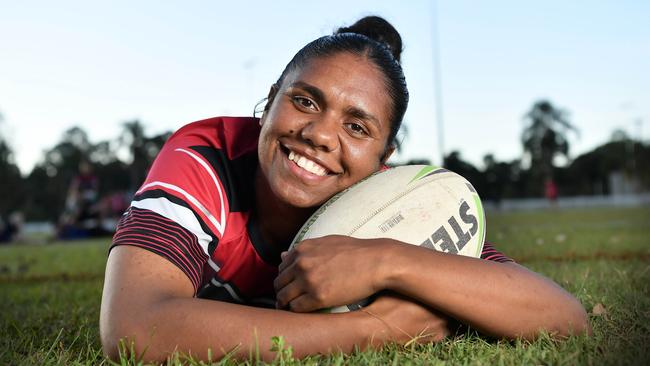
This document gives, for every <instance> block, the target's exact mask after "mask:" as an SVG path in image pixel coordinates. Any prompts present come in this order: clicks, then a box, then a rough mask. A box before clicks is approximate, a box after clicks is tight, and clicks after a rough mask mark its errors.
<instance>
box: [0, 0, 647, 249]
mask: <svg viewBox="0 0 650 366" xmlns="http://www.w3.org/2000/svg"><path fill="white" fill-rule="evenodd" d="M370 14H376V15H380V16H382V17H384V18H386V19H387V20H388V21H390V22H391V23H392V24H393V25H394V26H395V27H396V28H397V30H398V31H399V32H400V33H401V35H402V38H403V41H404V53H403V56H402V60H403V67H404V71H405V74H406V78H407V82H408V85H409V90H410V93H411V101H410V105H409V109H408V111H407V114H406V118H405V122H404V128H403V129H402V132H401V133H400V141H401V146H400V150H399V153H398V154H395V155H394V156H393V158H392V160H391V164H393V165H398V164H404V163H431V164H435V165H443V166H445V167H447V168H448V169H450V170H453V171H455V172H457V173H460V174H461V175H464V176H465V177H466V178H468V179H469V180H470V181H471V182H472V183H473V185H474V186H475V188H476V189H477V190H478V192H479V193H480V195H481V197H482V198H483V200H484V201H485V202H486V207H487V208H488V209H490V210H502V211H509V210H527V209H556V208H564V207H593V206H605V207H611V206H635V205H647V204H650V194H649V193H648V192H650V144H649V142H648V136H649V135H648V130H650V123H648V122H649V121H650V72H648V69H649V66H650V64H649V63H648V60H650V25H649V23H648V15H650V3H648V2H643V1H631V0H629V1H600V2H588V1H574V2H570V3H567V2H562V1H546V2H543V3H528V2H527V3H522V2H518V1H494V2H481V3H479V2H473V1H438V2H433V1H408V2H403V1H376V0H375V1H354V2H351V1H337V0H331V1H328V2H320V3H313V4H312V3H309V4H303V3H296V2H292V1H274V2H239V3H233V2H221V1H192V2H183V3H181V2H172V1H167V2H158V1H137V2H132V1H131V2H127V1H111V2H106V3H95V2H84V1H58V2H45V1H21V2H10V1H5V0H0V218H1V219H0V241H2V242H9V241H12V240H14V241H15V240H18V241H20V240H21V238H23V239H24V238H25V237H30V238H34V237H40V238H41V240H44V241H47V240H49V239H51V238H55V237H58V238H61V239H74V238H86V237H90V236H97V235H110V234H111V232H112V230H113V229H114V226H115V223H116V220H117V218H118V217H119V216H120V215H121V213H122V212H123V211H124V209H125V208H126V207H128V204H129V202H130V198H131V195H132V194H133V193H134V192H135V190H137V189H138V187H139V185H140V184H141V182H142V181H143V180H144V178H145V176H146V173H147V169H148V166H149V165H150V164H151V162H152V161H153V159H154V158H155V156H156V154H157V152H158V151H159V150H160V148H161V146H162V145H163V144H164V142H165V140H166V139H167V138H168V137H169V135H170V134H171V132H173V131H174V130H176V129H178V128H179V127H181V126H182V125H184V124H186V123H189V122H192V121H195V120H200V119H204V118H209V117H213V116H218V115H236V116H251V115H252V114H253V110H254V107H255V105H256V103H257V102H259V101H260V100H261V99H262V98H264V97H265V96H266V94H267V92H268V90H269V87H270V85H271V84H272V83H273V82H274V81H275V80H276V79H277V77H278V76H279V74H280V73H281V71H282V69H283V68H284V66H285V65H286V63H287V62H288V61H289V60H290V59H291V57H292V56H293V55H294V54H295V52H296V51H297V50H298V49H300V48H301V47H302V46H303V45H305V44H306V43H308V42H309V41H311V40H313V39H315V38H317V37H319V36H322V35H325V34H330V33H331V32H332V31H333V30H335V29H336V28H338V27H339V26H342V25H349V24H351V23H353V22H354V21H356V20H357V19H358V18H360V17H362V16H365V15H370ZM30 240H32V239H30Z"/></svg>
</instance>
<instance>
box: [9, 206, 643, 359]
mask: <svg viewBox="0 0 650 366" xmlns="http://www.w3.org/2000/svg"><path fill="white" fill-rule="evenodd" d="M488 239H489V240H490V241H492V242H494V243H497V244H496V245H497V246H498V248H499V249H500V250H502V251H504V252H505V253H507V254H508V255H510V256H511V257H513V258H514V259H516V260H517V261H518V262H520V263H522V264H524V265H526V266H527V267H529V268H531V269H533V270H535V271H538V272H540V273H542V274H544V275H546V276H548V277H550V278H552V279H553V280H555V281H556V282H558V283H559V284H560V285H562V286H563V287H565V288H566V289H567V290H569V291H570V292H571V293H573V294H575V295H576V297H577V298H578V299H579V300H580V301H581V302H582V303H583V305H584V306H585V308H586V309H587V310H588V311H589V312H590V313H592V312H593V311H592V310H598V309H600V311H595V312H596V313H597V314H591V315H590V321H591V323H592V326H593V329H594V334H593V336H592V337H583V336H580V337H572V338H570V339H568V340H566V341H562V342H558V341H553V340H551V339H549V338H548V337H541V338H540V339H538V340H537V341H535V342H530V343H526V342H518V341H514V342H507V341H495V340H489V339H486V338H483V337H480V336H478V335H476V334H474V333H471V332H470V333H467V334H464V335H461V336H458V337H456V338H452V339H447V340H445V341H443V342H440V343H437V344H429V345H413V346H409V347H399V346H395V345H391V346H387V347H384V348H383V349H381V350H371V351H365V352H355V353H353V354H351V355H341V354H335V355H331V356H314V357H309V358H306V359H303V360H300V361H298V360H295V359H294V358H293V356H292V352H291V348H290V346H288V345H285V344H283V342H282V340H281V339H278V340H276V348H277V352H276V355H277V359H276V361H275V364H277V365H290V364H307V365H311V364H336V365H340V364H363V365H365V364H382V365H383V364H393V365H398V364H399V365H401V364H413V365H419V364H427V365H429V364H432V365H438V364H439V365H443V364H454V365H455V364H478V365H513V364H516V365H519V364H559V365H574V364H584V365H592V364H594V365H601V364H650V355H649V354H648V352H646V348H647V345H648V344H650V207H645V208H635V209H593V210H570V211H543V212H534V213H507V214H488ZM108 244H109V241H108V240H89V241H79V242H73V243H61V242H58V243H53V244H47V245H11V246H2V247H0V364H8V365H33V364H40V365H76V364H79V365H97V364H104V365H109V364H111V363H110V362H109V361H108V360H105V359H104V358H103V356H102V353H101V348H100V343H99V339H98V335H97V334H98V318H99V304H100V298H101V290H102V282H103V273H104V265H105V261H106V253H107V248H108ZM594 307H596V308H595V309H594ZM122 361H123V362H122V363H123V364H137V360H133V359H126V358H125V359H123V360H122ZM169 363H170V364H194V365H200V364H201V363H200V362H198V361H195V360H193V359H191V358H188V357H185V356H183V355H178V354H177V355H174V356H173V357H172V358H171V359H170V361H169ZM222 363H224V364H234V363H236V362H235V361H233V360H232V359H225V360H223V361H222ZM244 363H248V364H257V361H256V359H255V358H254V357H251V359H250V360H248V361H246V362H244Z"/></svg>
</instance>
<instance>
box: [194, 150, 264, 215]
mask: <svg viewBox="0 0 650 366" xmlns="http://www.w3.org/2000/svg"><path fill="white" fill-rule="evenodd" d="M190 149H192V150H194V151H196V152H197V153H199V154H200V155H201V156H202V157H203V158H205V160H207V161H208V163H209V164H210V166H211V167H212V169H214V171H215V172H217V175H218V176H219V180H220V181H221V185H222V186H223V187H224V189H225V191H226V196H227V197H228V204H229V206H230V212H245V211H249V210H250V209H251V208H252V207H253V204H254V199H255V195H254V194H253V192H255V186H254V182H253V179H254V178H255V170H256V169H257V153H249V154H245V155H242V156H240V157H238V158H236V159H232V160H230V159H229V158H228V156H227V155H226V152H225V151H224V150H220V149H215V148H213V147H210V146H190Z"/></svg>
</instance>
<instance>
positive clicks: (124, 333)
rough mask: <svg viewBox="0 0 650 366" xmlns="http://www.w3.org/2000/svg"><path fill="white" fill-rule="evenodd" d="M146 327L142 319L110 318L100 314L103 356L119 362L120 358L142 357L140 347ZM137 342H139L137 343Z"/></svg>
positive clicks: (142, 350)
mask: <svg viewBox="0 0 650 366" xmlns="http://www.w3.org/2000/svg"><path fill="white" fill-rule="evenodd" d="M146 329H147V326H146V324H144V321H143V320H142V319H138V318H137V317H132V318H131V319H124V318H123V317H115V316H113V317H111V316H105V315H103V314H102V316H101V317H100V323H99V335H100V339H101V343H102V350H103V352H104V356H106V357H107V358H109V359H111V360H113V361H115V362H119V360H120V358H122V357H127V358H131V357H132V356H135V357H137V356H139V355H142V354H143V353H144V351H145V348H144V347H142V345H143V343H145V342H143V340H144V335H146V333H147V332H146ZM138 340H139V341H138Z"/></svg>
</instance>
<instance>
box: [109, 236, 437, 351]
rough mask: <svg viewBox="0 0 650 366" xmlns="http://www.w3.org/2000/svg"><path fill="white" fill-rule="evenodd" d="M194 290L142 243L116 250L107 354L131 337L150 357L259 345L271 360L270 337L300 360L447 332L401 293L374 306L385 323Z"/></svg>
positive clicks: (368, 316)
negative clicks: (198, 294)
mask: <svg viewBox="0 0 650 366" xmlns="http://www.w3.org/2000/svg"><path fill="white" fill-rule="evenodd" d="M193 294H194V291H193V286H192V283H191V282H190V280H189V279H188V277H187V276H186V275H185V274H184V273H183V272H182V271H181V270H180V269H178V268H177V267H176V266H175V265H173V264H172V263H170V262H169V261H167V260H166V259H164V258H162V257H160V256H158V255H156V254H153V253H151V252H149V251H147V250H144V249H141V248H137V247H132V246H118V247H115V248H114V249H113V250H112V251H111V253H110V256H109V259H108V264H107V268H106V277H105V283H104V293H103V297H102V307H101V315H100V335H101V340H102V345H103V349H104V352H105V354H106V355H107V356H109V357H110V358H112V359H118V358H119V354H118V345H119V341H120V339H125V338H126V341H127V342H131V341H134V343H135V351H136V353H137V354H138V355H139V354H141V353H142V352H143V351H145V350H146V353H145V355H144V358H145V359H146V360H157V361H160V360H164V359H165V358H166V357H167V356H168V355H169V354H170V353H172V352H174V351H180V352H183V353H185V354H190V353H191V354H192V355H193V356H194V357H197V358H199V359H204V360H205V359H207V357H208V349H211V350H212V355H213V357H214V359H219V358H221V357H222V356H223V355H224V354H226V353H228V352H230V351H233V350H236V351H235V355H236V356H237V357H239V358H247V357H249V355H251V354H253V355H254V354H255V352H256V350H258V351H259V354H260V357H261V358H262V359H264V360H271V359H273V357H274V353H272V352H270V347H271V337H272V336H284V337H285V339H286V341H287V344H289V345H291V346H292V347H293V349H294V354H295V355H296V356H298V357H301V356H305V355H308V354H314V353H329V352H334V351H339V350H341V351H343V352H350V351H352V350H353V348H354V346H355V345H357V346H359V347H361V348H364V347H366V346H369V345H371V344H370V342H371V341H372V344H381V343H383V342H384V341H389V340H394V341H398V342H406V341H408V340H409V336H412V335H415V334H418V333H419V332H420V331H422V330H423V329H425V328H429V330H431V329H433V330H435V331H437V336H436V337H434V338H435V339H439V338H440V337H441V336H442V335H444V330H445V329H446V328H445V325H446V323H445V321H444V320H445V319H444V317H440V316H438V315H436V314H435V313H432V312H430V311H429V310H428V309H427V308H426V307H423V306H419V305H417V304H415V303H412V302H410V301H405V300H400V299H398V298H388V297H386V298H383V299H382V301H380V302H379V304H377V305H375V306H374V308H372V311H373V312H374V313H376V314H375V315H378V316H380V317H382V318H386V319H389V321H387V323H382V322H380V321H379V320H377V319H376V318H375V317H374V316H371V314H370V313H369V312H355V313H348V314H298V313H292V312H288V311H281V310H273V309H260V308H253V307H249V306H243V305H236V304H229V303H224V302H219V301H212V300H204V299H198V298H194V297H193ZM400 309H401V310H400ZM374 313H373V314H374ZM387 324H388V325H389V326H387ZM400 329H401V330H400ZM402 330H406V332H407V333H410V334H409V335H405V334H404V333H402ZM127 345H128V343H127ZM249 352H252V353H249Z"/></svg>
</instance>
